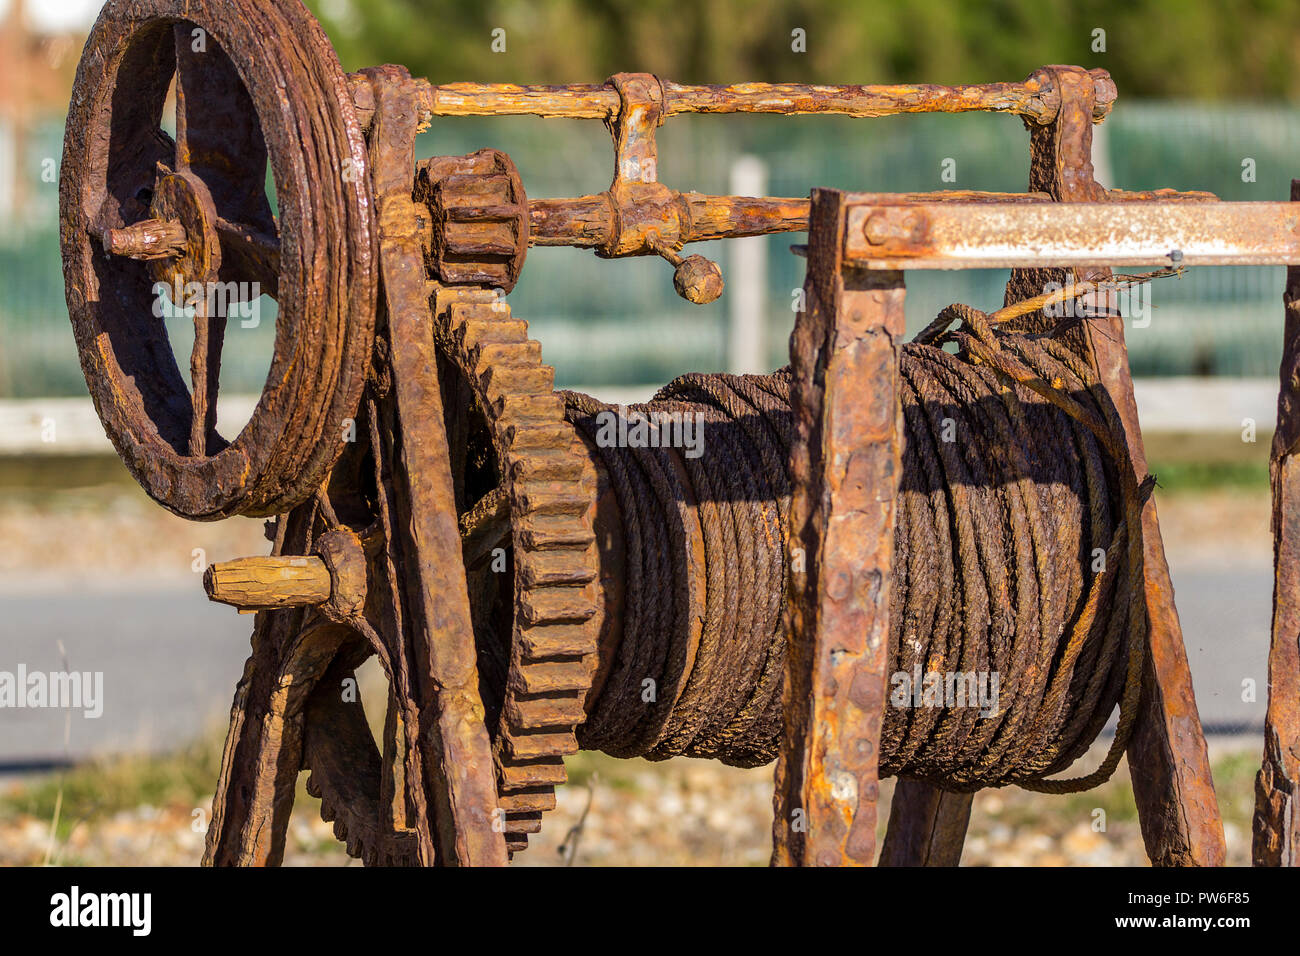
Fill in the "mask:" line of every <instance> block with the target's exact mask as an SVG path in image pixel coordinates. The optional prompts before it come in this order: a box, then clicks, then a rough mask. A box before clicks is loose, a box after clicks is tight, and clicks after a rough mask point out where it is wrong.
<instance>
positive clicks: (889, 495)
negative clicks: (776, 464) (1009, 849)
mask: <svg viewBox="0 0 1300 956" xmlns="http://www.w3.org/2000/svg"><path fill="white" fill-rule="evenodd" d="M845 211H846V205H845V200H844V196H843V194H840V193H836V192H831V191H825V190H817V191H814V193H813V201H812V229H811V236H810V238H811V240H812V242H811V246H810V250H809V259H810V267H809V270H808V282H807V285H806V286H805V290H806V294H807V298H808V309H807V310H806V311H805V312H804V313H802V314H801V315H800V317H799V322H798V325H797V326H796V328H795V333H794V337H795V339H796V340H797V342H798V344H799V347H797V348H792V352H793V353H794V355H795V356H796V362H797V363H798V365H797V367H796V368H795V376H796V386H795V389H794V391H793V394H792V412H793V415H794V419H795V423H796V429H797V437H796V440H795V446H794V449H793V451H792V453H791V454H792V457H793V477H794V496H793V500H792V502H791V513H790V532H791V533H790V541H791V547H793V548H797V549H799V552H801V553H797V554H796V555H795V556H794V560H792V562H791V564H792V581H791V602H790V611H789V614H790V624H791V627H790V630H789V633H790V637H789V642H790V643H789V649H788V652H787V658H786V661H787V663H786V679H785V688H784V691H783V694H784V702H785V713H786V721H785V740H784V746H783V747H782V750H781V755H780V757H779V758H778V762H777V771H776V779H777V786H776V801H775V807H776V814H775V820H774V823H773V837H774V851H773V860H774V862H777V863H782V864H794V865H812V864H815V865H821V866H837V865H852V864H857V865H870V864H871V863H872V862H873V860H874V859H875V855H876V800H877V796H878V793H879V784H878V760H879V756H880V753H879V745H880V728H881V722H882V720H883V715H884V707H885V684H886V678H887V674H886V671H887V668H888V663H889V661H888V659H889V595H890V588H891V582H892V577H893V576H892V565H893V555H894V522H895V517H896V510H897V501H896V499H897V494H898V479H899V475H900V474H901V472H902V448H903V446H902V423H901V416H902V406H901V404H900V401H899V392H898V376H899V364H898V363H899V346H900V344H901V341H902V336H903V297H904V290H903V275H902V273H901V272H871V271H868V270H865V269H854V268H852V267H848V268H844V267H842V266H841V263H842V262H843V241H844V216H845ZM800 558H802V560H799V559H800ZM801 566H802V567H803V568H804V570H802V571H801V570H799V568H800V567H801Z"/></svg>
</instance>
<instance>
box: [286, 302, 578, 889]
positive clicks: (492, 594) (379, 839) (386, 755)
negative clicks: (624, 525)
mask: <svg viewBox="0 0 1300 956" xmlns="http://www.w3.org/2000/svg"><path fill="white" fill-rule="evenodd" d="M434 312H435V319H434V326H435V333H436V339H437V343H438V348H439V362H440V379H441V381H442V383H443V390H444V407H445V409H446V418H447V430H448V440H449V445H450V449H449V450H450V453H451V458H452V461H451V465H452V474H453V475H454V476H455V480H456V485H457V487H456V496H457V507H458V510H459V511H460V513H461V519H460V524H461V534H462V543H463V546H464V547H463V550H464V556H465V566H466V577H467V583H468V586H469V590H470V596H471V609H472V612H473V619H474V630H475V641H476V645H477V649H478V665H479V685H480V694H481V696H482V699H483V705H484V710H485V719H486V721H487V725H488V728H489V731H490V732H491V734H492V738H493V756H494V760H495V763H496V771H497V791H498V808H499V812H500V821H499V823H500V825H501V826H502V828H503V829H504V831H505V836H506V845H507V848H508V849H509V850H510V851H511V852H512V853H514V852H518V851H520V850H523V849H524V848H525V847H526V846H527V834H529V833H535V832H537V831H538V830H539V829H540V827H541V819H542V814H543V813H544V812H545V811H547V810H550V809H553V808H554V807H555V802H556V801H555V787H556V786H557V785H559V784H562V783H564V782H565V779H566V776H565V767H564V757H565V756H568V755H570V754H573V753H576V752H577V751H578V744H577V740H576V738H575V734H574V731H575V728H576V727H577V726H578V725H579V724H581V723H582V721H583V720H584V719H585V717H586V711H585V706H584V705H585V700H586V696H587V693H588V691H589V690H590V688H591V683H592V674H593V671H594V668H595V661H596V659H595V651H596V641H597V636H598V632H599V627H600V618H599V616H598V615H597V601H596V592H595V585H594V582H595V580H596V577H597V560H596V548H595V535H594V534H593V531H592V520H593V515H594V512H595V501H596V480H597V476H596V471H595V466H594V464H593V463H592V460H591V457H590V455H589V454H588V453H587V452H586V449H585V446H584V444H583V442H582V439H581V438H579V437H578V436H577V434H576V433H575V431H574V430H573V428H572V426H571V425H569V424H568V423H567V422H566V421H565V420H564V400H563V399H562V398H561V397H560V396H559V395H557V394H555V392H554V371H553V370H552V369H551V368H550V367H549V366H546V365H543V364H542V361H541V349H540V346H539V344H538V343H537V342H536V341H532V340H530V339H529V338H528V327H527V324H526V323H525V322H523V321H521V320H519V319H516V318H514V317H513V316H512V315H511V313H510V310H509V308H508V307H507V306H506V305H505V304H504V303H503V302H501V301H500V300H498V299H497V298H496V296H495V294H493V293H490V292H488V291H485V290H480V289H449V288H439V289H438V291H437V293H436V296H435V302H434ZM340 467H348V462H347V460H345V461H344V462H343V463H341V465H340ZM372 610H374V608H372ZM354 637H355V640H354V642H353V643H352V644H350V645H349V647H350V648H351V650H350V652H349V653H340V654H339V656H338V658H337V659H336V660H335V662H334V663H333V664H332V665H331V671H330V672H329V673H327V674H326V675H325V676H323V677H322V678H321V679H320V681H319V682H318V684H317V685H316V687H314V688H313V689H312V691H311V693H310V695H309V696H308V698H307V702H306V704H305V706H304V709H303V715H304V720H303V725H304V729H303V755H304V765H305V766H306V767H307V768H308V769H309V770H310V771H311V773H310V777H309V778H308V782H307V788H308V791H309V792H310V793H311V794H312V795H313V796H315V797H318V798H319V799H320V800H321V815H322V817H323V819H325V820H326V822H330V823H332V824H333V826H334V834H335V836H336V837H337V838H338V839H339V840H340V841H341V842H343V843H344V844H345V845H346V847H347V851H348V853H349V855H351V856H353V857H356V858H358V859H360V860H362V861H363V862H364V863H365V864H366V865H368V866H372V865H393V864H396V865H403V864H406V863H409V862H411V861H412V860H414V858H415V848H414V831H413V830H411V829H410V825H409V823H408V824H404V823H403V820H404V819H409V815H408V811H407V808H405V807H403V806H402V805H401V804H402V798H401V796H400V793H401V790H402V785H401V781H400V779H399V773H400V768H401V767H403V766H404V763H405V761H404V740H405V737H406V734H405V732H404V729H403V723H402V721H403V710H402V707H401V705H400V702H399V701H398V699H397V698H396V697H395V696H394V694H393V692H392V690H391V687H392V680H393V675H392V674H391V673H388V674H387V676H388V680H389V687H390V691H389V695H388V697H389V699H388V716H387V719H386V721H385V725H384V730H383V733H382V735H379V734H377V733H376V734H372V733H371V730H370V725H369V723H368V722H367V720H366V717H365V713H364V710H363V708H361V707H359V706H357V705H356V703H347V702H344V701H342V700H341V699H340V697H339V694H338V690H337V688H338V687H339V684H340V681H343V680H345V679H347V678H348V677H352V676H353V673H354V670H355V668H356V667H357V666H358V664H359V663H360V662H361V661H362V660H364V659H365V657H367V656H368V654H369V651H370V650H373V649H374V643H375V638H371V639H370V640H369V644H370V645H371V647H370V648H369V649H367V648H366V647H365V645H366V643H367V641H366V640H365V639H363V638H362V636H361V635H360V634H355V632H354ZM385 670H386V671H387V670H388V667H387V666H385ZM377 736H378V737H379V738H380V740H381V744H379V745H377V744H376V737H377Z"/></svg>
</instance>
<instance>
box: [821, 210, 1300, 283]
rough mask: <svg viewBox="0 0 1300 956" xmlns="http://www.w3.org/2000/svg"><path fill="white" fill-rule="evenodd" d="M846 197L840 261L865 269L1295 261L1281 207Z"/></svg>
mask: <svg viewBox="0 0 1300 956" xmlns="http://www.w3.org/2000/svg"><path fill="white" fill-rule="evenodd" d="M1098 195H1099V197H1102V198H1104V192H1103V193H1099V194H1098ZM850 201H851V202H852V203H853V204H854V208H853V209H852V210H851V211H850V213H849V219H848V226H847V241H846V244H845V245H846V248H845V259H846V261H847V262H851V263H855V264H860V265H862V266H864V267H866V268H872V269H885V270H890V269H993V268H1014V267H1025V266H1031V265H1032V266H1038V267H1067V266H1080V265H1089V266H1099V267H1100V266H1119V265H1132V266H1139V265H1143V266H1150V265H1156V266H1160V265H1162V266H1170V265H1174V266H1177V265H1180V264H1181V265H1185V266H1198V265H1290V264H1296V263H1300V212H1297V211H1296V210H1295V209H1294V208H1293V206H1292V204H1291V203H1276V202H1258V203H1255V202H1251V203H1244V202H1232V203H1229V202H1160V201H1153V202H1124V203H1106V202H1095V201H1093V202H1078V201H1075V202H1059V203H1050V204H1038V203H1007V204H1003V203H979V204H973V203H933V204H931V203H912V204H896V203H894V202H893V201H892V199H891V197H890V196H888V195H871V194H859V195H856V196H853V197H852V198H851V200H850Z"/></svg>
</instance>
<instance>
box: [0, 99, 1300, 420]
mask: <svg viewBox="0 0 1300 956" xmlns="http://www.w3.org/2000/svg"><path fill="white" fill-rule="evenodd" d="M1104 129H1105V134H1104V139H1103V140H1101V141H1100V142H1099V144H1098V145H1099V154H1098V157H1097V159H1098V162H1097V165H1098V172H1099V177H1101V178H1103V181H1105V180H1106V177H1108V176H1109V178H1110V179H1111V180H1113V181H1111V182H1108V183H1107V184H1108V185H1116V186H1123V187H1124V188H1129V189H1148V188H1156V187H1161V186H1172V187H1175V188H1179V189H1208V190H1212V191H1213V192H1216V193H1217V194H1219V195H1220V196H1222V197H1223V198H1224V199H1231V200H1252V199H1259V200H1263V199H1282V198H1285V197H1286V196H1287V195H1288V191H1289V183H1290V178H1291V176H1293V175H1296V176H1300V159H1298V158H1297V157H1300V110H1296V109H1291V108H1286V107H1270V106H1256V105H1242V106H1232V107H1222V106H1216V107H1210V108H1207V107H1202V106H1198V105H1193V104H1169V103H1125V102H1124V101H1123V100H1122V99H1121V101H1120V103H1119V104H1118V105H1117V106H1116V108H1115V110H1114V111H1113V113H1112V115H1111V117H1110V118H1109V119H1107V121H1106V123H1105V124H1104ZM61 132H62V131H61V128H60V127H59V126H58V125H57V124H51V125H50V127H49V128H48V129H47V130H46V131H45V132H44V135H43V136H41V137H38V138H37V139H36V140H35V141H34V142H33V143H32V146H31V150H32V155H31V156H28V157H26V158H25V160H24V162H23V163H22V168H23V169H24V170H30V171H32V173H31V174H32V175H33V177H38V176H39V173H40V171H41V169H42V168H43V167H42V164H41V159H42V158H47V157H49V156H56V157H57V155H58V150H59V146H58V140H59V137H60V136H61ZM482 146H495V147H497V148H499V149H504V150H505V151H507V152H508V153H509V154H510V155H511V156H512V157H513V159H514V160H515V162H516V164H517V165H518V166H519V169H520V170H521V172H522V174H523V177H524V183H525V186H526V188H527V191H528V194H529V195H530V196H532V197H534V198H537V197H546V196H575V195H583V194H586V193H592V192H598V191H600V190H601V189H603V188H605V186H606V185H608V182H609V178H610V174H611V172H612V169H611V167H612V162H613V159H612V153H611V150H610V145H609V138H608V134H607V133H606V131H605V130H604V128H603V127H602V126H601V125H600V124H599V123H594V122H581V121H572V120H542V119H535V118H510V119H499V118H473V119H446V120H439V121H437V122H435V124H434V126H433V128H432V129H431V130H430V131H429V132H428V133H426V134H424V136H422V138H421V140H420V143H419V146H418V150H419V153H420V154H421V155H432V154H435V153H464V152H468V151H470V150H473V149H477V148H479V147H482ZM745 154H748V155H753V156H757V157H759V158H760V159H762V160H763V161H764V163H765V164H766V167H767V173H768V189H767V191H768V192H769V193H770V194H772V195H784V196H803V195H806V194H807V193H808V190H809V188H810V187H812V186H831V187H840V188H846V189H857V190H872V191H903V190H918V191H920V190H933V189H945V188H949V189H950V188H959V189H990V190H1007V191H1017V190H1020V189H1023V188H1024V185H1025V182H1026V179H1027V176H1028V149H1027V136H1026V133H1025V131H1024V129H1023V127H1022V125H1021V123H1020V121H1019V120H1018V119H1015V118H1013V117H1008V116H1000V115H983V114H967V115H962V116H931V115H927V116H901V117H891V118H886V119H876V120H849V119H844V118H836V117H775V116H771V117H769V116H726V117H714V116H707V117H705V116H686V117H675V118H674V119H673V120H672V121H671V122H669V123H668V124H667V125H666V126H664V127H663V128H662V129H661V130H660V166H659V178H660V179H661V180H662V181H663V182H665V183H668V184H669V185H671V186H673V187H674V188H678V189H682V190H687V189H694V190H697V191H700V192H710V193H725V192H728V191H729V182H728V178H729V174H730V170H731V168H732V164H733V163H734V161H735V160H736V158H737V157H738V156H741V155H745ZM945 173H946V174H947V176H946V177H945ZM34 183H35V184H34V186H33V188H32V192H33V193H36V194H38V197H39V202H40V205H38V209H37V215H36V217H35V219H36V222H35V225H34V226H32V227H31V228H27V229H24V230H21V231H20V230H15V229H12V228H10V229H8V231H7V232H6V233H5V234H3V235H0V397H35V396H45V395H77V394H84V391H85V386H84V384H83V382H82V380H81V373H80V370H79V368H78V366H77V361H76V354H75V349H74V348H73V344H72V336H71V333H70V330H69V328H68V324H67V316H66V311H65V308H64V305H63V290H62V276H61V274H60V268H59V255H58V243H57V238H56V236H55V234H54V230H55V228H56V216H57V211H56V208H55V201H56V191H55V187H54V185H53V184H49V183H45V182H43V181H36V179H34ZM765 241H766V242H767V244H768V254H767V262H768V274H767V278H766V299H765V301H766V308H765V309H764V315H763V316H762V321H763V324H764V327H765V329H766V343H767V349H766V351H767V353H768V359H769V364H770V365H771V366H772V367H776V366H777V365H779V364H782V363H783V362H784V361H785V356H786V349H787V340H788V335H789V330H790V327H791V324H792V321H793V313H792V310H791V305H792V294H793V291H794V290H795V289H797V288H798V287H799V286H800V285H801V284H802V281H803V261H802V260H801V259H798V258H796V257H794V256H793V255H791V254H790V252H789V246H790V245H791V244H792V243H797V242H803V241H805V237H804V236H803V235H786V236H776V237H770V238H769V239H767V240H765ZM698 251H700V252H702V253H703V254H705V255H708V256H710V257H715V258H717V259H718V260H719V261H720V262H721V264H722V267H723V271H724V275H725V274H727V272H728V261H727V259H728V248H727V244H725V243H711V244H704V245H703V246H701V247H699V249H698ZM907 281H908V288H909V294H908V300H907V315H908V323H909V326H910V327H912V328H918V327H920V326H921V325H923V324H924V323H925V322H928V321H929V320H930V319H931V318H932V317H933V316H934V314H935V313H936V312H937V311H938V310H939V309H941V308H942V307H943V306H944V305H947V304H948V303H950V302H956V301H963V302H969V303H971V304H973V305H976V306H979V307H981V308H993V307H996V306H997V305H998V304H1000V302H1001V298H1002V286H1003V283H1004V282H1005V273H1002V272H995V271H972V272H951V273H915V272H914V273H910V274H909V275H908V280H907ZM1282 281H1283V277H1282V270H1281V269H1277V268H1222V269H1201V270H1192V271H1190V272H1189V273H1188V274H1187V275H1186V276H1184V277H1183V278H1181V279H1176V280H1175V279H1166V280H1162V281H1160V282H1158V283H1155V284H1154V285H1153V286H1152V287H1151V297H1152V304H1153V306H1154V309H1153V311H1152V318H1151V321H1150V323H1149V325H1145V327H1139V328H1134V329H1132V330H1131V331H1130V333H1129V344H1130V349H1131V355H1132V364H1133V368H1134V371H1135V373H1136V374H1138V375H1186V374H1214V375H1231V376H1267V375H1273V374H1275V373H1276V368H1277V355H1278V345H1279V342H1278V339H1279V336H1280V329H1281V322H1280V319H1281V307H1280V298H1281V290H1282ZM511 302H512V305H513V306H514V309H515V311H516V313H517V314H518V315H520V316H522V317H525V318H527V319H528V320H529V321H530V324H531V327H532V329H533V332H534V335H535V336H536V337H537V338H539V339H540V340H541V342H542V344H543V348H544V355H545V356H546V358H547V360H548V361H549V362H551V363H552V364H554V365H555V367H556V371H557V378H558V380H559V381H560V382H561V383H562V384H584V385H601V384H606V385H614V384H619V385H623V384H638V385H640V384H646V383H652V382H662V381H666V380H667V379H669V378H671V377H672V376H674V375H677V374H680V373H682V372H686V371H696V370H702V369H710V370H712V369H720V368H725V367H726V364H727V359H726V356H727V329H728V313H727V297H726V296H725V295H724V296H723V298H722V299H720V300H719V301H718V302H715V303H713V304H711V305H709V306H703V307H701V306H692V305H689V304H688V303H686V302H683V301H682V300H680V299H679V298H677V296H676V295H675V294H674V292H673V289H672V281H671V269H670V267H669V266H668V265H667V264H666V263H664V262H662V261H661V260H657V259H652V258H642V259H630V260H616V261H603V260H598V259H596V258H595V257H594V256H593V255H592V254H591V253H589V252H583V251H578V250H573V249H534V250H532V251H531V252H530V253H529V261H528V265H527V267H526V268H525V270H524V278H523V279H522V281H521V282H520V283H519V286H518V287H517V289H516V290H515V292H514V294H513V295H512V296H511ZM273 312H274V309H273V307H271V308H269V309H267V310H264V311H263V321H262V323H261V324H260V325H259V326H258V327H257V328H251V329H249V328H242V327H238V325H237V324H235V323H232V327H231V329H230V330H229V332H228V335H227V346H226V355H225V361H224V363H223V369H222V378H223V389H228V390H231V391H236V392H256V391H259V390H260V388H261V383H262V380H263V378H264V376H265V374H266V369H267V364H268V362H269V357H270V352H271V343H272V337H273V334H274V315H273ZM169 325H171V326H172V327H173V328H174V329H175V332H176V336H175V338H176V341H175V345H176V348H177V350H178V353H179V354H181V355H182V356H187V355H188V341H187V335H186V332H185V328H184V326H185V323H184V322H183V321H173V322H169ZM186 363H187V358H186V359H183V360H182V367H184V366H185V364H186Z"/></svg>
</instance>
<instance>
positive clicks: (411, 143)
mask: <svg viewBox="0 0 1300 956" xmlns="http://www.w3.org/2000/svg"><path fill="white" fill-rule="evenodd" d="M370 76H371V79H372V82H373V84H374V91H375V104H376V106H375V118H374V123H373V125H372V128H371V132H370V151H371V159H372V169H373V172H372V175H373V177H374V190H375V197H376V203H377V219H378V224H379V236H380V249H381V258H380V264H381V269H382V274H383V287H384V294H385V303H384V304H385V310H384V311H385V315H386V317H387V333H388V335H389V336H390V341H392V342H394V343H398V347H397V348H395V349H393V350H392V352H391V355H390V357H389V363H390V365H391V369H392V402H393V414H394V422H395V427H396V429H397V434H396V436H395V448H394V461H393V464H394V466H395V468H394V476H393V477H394V481H395V486H396V489H397V492H398V493H397V496H396V508H397V511H396V514H395V515H394V518H395V520H396V527H397V528H399V529H400V531H398V532H397V534H398V540H397V541H396V542H393V543H392V544H393V545H395V546H396V548H397V551H398V554H399V555H400V556H401V560H400V562H399V563H398V568H399V575H400V584H399V585H398V589H397V590H398V594H397V595H395V597H398V599H399V600H401V601H402V603H403V605H404V607H403V615H402V620H403V622H404V629H403V632H402V641H403V645H404V646H409V647H410V653H411V670H412V679H413V686H412V688H411V691H410V692H411V693H413V694H414V695H415V698H416V700H417V701H418V702H419V705H420V711H419V714H418V718H419V720H420V725H419V727H418V728H417V732H416V740H417V741H418V743H417V746H419V747H420V748H421V750H422V755H423V758H424V760H423V768H424V773H425V774H426V775H427V778H426V781H425V785H426V786H427V788H428V791H429V792H428V798H429V804H430V814H431V816H432V824H433V826H434V828H435V844H436V848H437V853H438V859H439V862H441V863H443V864H448V865H456V864H459V865H480V866H481V865H500V864H504V863H505V862H506V859H507V858H506V846H505V839H504V838H503V836H502V833H501V831H500V830H499V829H497V828H495V827H493V825H492V824H493V819H494V816H493V813H494V811H495V809H496V780H495V771H494V766H493V761H492V750H491V743H490V740H489V736H488V730H487V727H486V726H485V724H484V720H483V703H482V701H481V700H480V698H479V690H478V668H477V665H476V653H475V647H474V629H473V623H472V620H471V616H470V607H469V596H468V593H467V590H466V586H465V570H464V566H463V565H462V562H461V542H460V530H459V527H458V525H457V520H456V507H455V504H456V498H455V492H454V487H453V483H452V475H451V465H450V462H451V459H450V456H449V453H448V446H447V433H446V428H445V426H444V423H443V404H442V402H443V399H442V392H441V386H440V384H439V380H438V370H437V368H438V367H437V352H436V346H435V344H434V340H433V314H432V312H431V310H430V308H429V297H428V291H427V288H426V279H425V272H424V250H423V247H422V245H421V242H420V230H419V226H418V222H417V216H416V212H417V210H416V205H415V203H414V201H413V200H412V198H411V170H413V169H414V167H415V136H416V133H417V128H416V122H415V109H414V90H413V87H412V85H411V83H410V80H409V77H408V76H407V75H406V72H405V71H404V70H401V69H400V68H398V67H381V68H377V69H375V70H373V71H371V73H370Z"/></svg>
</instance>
